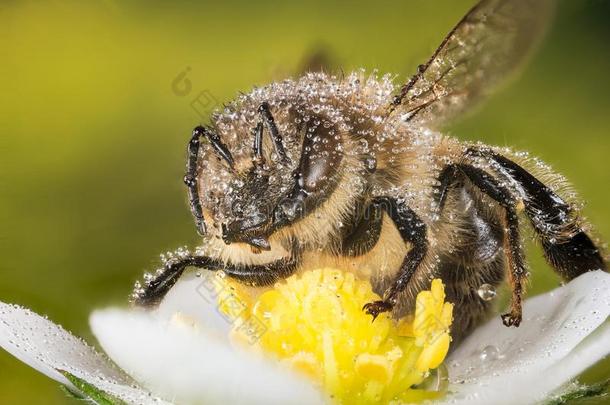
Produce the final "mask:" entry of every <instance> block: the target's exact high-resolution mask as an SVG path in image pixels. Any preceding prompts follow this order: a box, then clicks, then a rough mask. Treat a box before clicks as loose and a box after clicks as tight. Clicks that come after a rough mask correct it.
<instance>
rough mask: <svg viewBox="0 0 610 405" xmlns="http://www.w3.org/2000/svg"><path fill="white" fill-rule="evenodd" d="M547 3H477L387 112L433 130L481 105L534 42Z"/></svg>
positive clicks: (550, 7)
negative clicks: (461, 113)
mask: <svg viewBox="0 0 610 405" xmlns="http://www.w3.org/2000/svg"><path fill="white" fill-rule="evenodd" d="M553 3H554V2H553V1H552V0H482V1H480V2H479V3H478V4H477V5H476V6H474V7H473V8H472V9H471V10H470V11H469V12H468V13H467V14H466V15H465V16H464V17H463V18H462V20H461V21H460V22H459V23H458V24H457V25H456V26H455V27H454V28H453V29H452V30H451V31H450V32H449V34H448V35H447V36H446V37H445V39H443V41H442V42H441V44H440V46H439V47H438V48H437V49H436V51H435V52H434V54H433V55H432V57H431V58H430V59H429V60H428V61H427V62H426V63H425V64H423V65H420V66H419V67H418V71H417V74H416V75H415V76H413V77H412V78H411V79H410V80H409V81H408V82H407V83H406V84H405V85H404V86H402V88H401V92H400V93H399V94H398V95H397V96H396V97H395V98H394V101H393V103H392V106H391V111H394V110H396V113H402V114H403V115H404V119H405V120H407V121H412V122H416V123H419V124H425V125H428V126H432V127H436V126H439V125H442V124H444V123H446V122H447V121H448V120H450V119H451V118H453V117H455V116H456V115H457V114H458V113H460V112H463V111H464V110H465V109H466V108H467V107H469V106H471V105H472V104H474V102H476V101H477V100H479V99H481V98H482V96H485V95H486V94H487V93H489V92H490V90H492V88H493V87H495V85H496V84H497V83H498V82H499V81H500V80H501V79H504V78H505V77H506V76H507V75H508V74H509V73H511V72H512V71H514V70H515V69H516V68H517V67H518V66H519V65H521V63H522V62H523V61H524V60H525V59H526V57H527V56H528V55H529V54H530V53H531V51H532V49H533V48H534V47H535V45H536V44H537V43H538V42H539V40H540V38H541V37H542V34H543V32H544V31H545V29H544V28H545V27H546V25H547V24H546V23H547V21H548V20H549V19H550V18H549V17H550V16H551V14H552V10H553V8H554V7H553Z"/></svg>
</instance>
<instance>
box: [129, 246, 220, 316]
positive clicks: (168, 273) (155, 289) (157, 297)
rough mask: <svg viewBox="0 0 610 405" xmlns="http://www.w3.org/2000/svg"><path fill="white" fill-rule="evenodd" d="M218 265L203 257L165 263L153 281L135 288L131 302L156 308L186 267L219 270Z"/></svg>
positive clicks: (190, 257) (190, 256)
mask: <svg viewBox="0 0 610 405" xmlns="http://www.w3.org/2000/svg"><path fill="white" fill-rule="evenodd" d="M218 265H219V263H218V262H217V261H215V260H213V259H210V258H209V257H204V256H192V255H188V256H182V257H180V258H178V259H173V260H169V261H168V262H166V263H165V265H164V266H163V268H162V269H161V272H160V273H159V274H158V275H157V277H155V278H154V279H152V280H150V281H147V282H146V284H145V285H144V287H143V288H141V289H140V288H136V291H135V292H134V295H133V302H134V304H135V305H137V306H140V307H155V306H157V305H158V304H159V303H160V302H161V301H162V300H163V298H164V297H165V295H166V294H167V293H168V292H169V290H170V289H171V288H172V287H173V286H174V284H176V282H177V281H178V279H179V278H180V277H181V276H182V274H183V273H184V270H186V268H187V267H190V266H195V267H200V268H205V269H209V270H212V271H213V270H219V269H220V267H219V266H218Z"/></svg>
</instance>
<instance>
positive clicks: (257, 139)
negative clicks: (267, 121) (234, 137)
mask: <svg viewBox="0 0 610 405" xmlns="http://www.w3.org/2000/svg"><path fill="white" fill-rule="evenodd" d="M253 132H254V145H253V147H252V149H253V150H254V159H253V163H254V165H255V166H257V165H260V164H261V163H263V162H264V161H265V157H264V156H263V123H262V122H259V123H258V124H256V127H254V131H253Z"/></svg>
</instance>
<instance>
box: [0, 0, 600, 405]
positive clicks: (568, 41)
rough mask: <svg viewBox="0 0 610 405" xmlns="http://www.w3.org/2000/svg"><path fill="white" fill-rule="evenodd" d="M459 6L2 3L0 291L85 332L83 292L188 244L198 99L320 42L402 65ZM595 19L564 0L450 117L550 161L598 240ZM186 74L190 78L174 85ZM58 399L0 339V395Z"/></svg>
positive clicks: (470, 135) (267, 76) (593, 11)
mask: <svg viewBox="0 0 610 405" xmlns="http://www.w3.org/2000/svg"><path fill="white" fill-rule="evenodd" d="M472 4H473V1H472V0H459V1H458V0H444V1H434V2H431V1H427V0H412V1H404V2H385V1H377V2H351V1H350V2H347V1H346V2H337V3H333V4H327V2H324V1H319V2H309V3H307V4H305V3H301V2H299V3H296V2H294V3H291V2H256V4H254V2H249V1H226V2H219V1H217V2H214V3H206V2H198V3H196V4H195V2H172V4H171V5H170V4H162V3H161V2H146V1H134V2H130V3H129V4H127V3H122V2H118V1H112V0H106V1H98V2H78V1H60V0H56V1H48V2H38V1H32V2H19V1H5V2H2V5H0V34H1V35H0V55H1V56H0V57H1V60H0V84H1V87H0V88H1V96H0V109H1V111H2V113H1V114H0V116H1V121H0V131H1V132H0V152H1V156H2V157H1V160H0V165H1V166H0V167H1V169H2V170H1V172H0V173H1V174H0V175H1V178H0V189H1V196H2V197H1V199H0V223H1V224H2V225H1V230H0V246H1V250H2V251H1V255H2V256H1V257H2V260H1V262H0V300H2V301H5V302H13V303H18V304H22V305H24V306H27V307H29V308H32V309H33V310H34V311H37V312H39V313H43V314H47V315H48V316H49V317H50V318H51V319H52V320H54V321H57V322H59V323H61V324H62V325H63V326H65V327H66V328H67V329H69V330H71V331H74V332H75V333H76V334H79V335H81V336H83V337H85V338H87V339H89V340H90V341H93V339H92V338H91V336H90V333H89V331H88V326H87V316H88V313H89V312H90V311H91V310H92V309H93V308H96V307H100V306H104V305H108V304H112V303H120V304H122V303H125V301H126V297H127V295H128V294H129V293H130V291H131V287H132V283H133V281H134V280H135V279H137V278H139V277H140V275H141V274H142V272H143V271H144V270H145V269H151V268H153V266H155V264H156V263H157V260H158V254H159V253H160V252H163V251H166V250H173V249H174V248H176V247H178V246H181V245H185V244H188V245H191V246H192V245H194V244H195V243H197V237H196V232H195V229H194V226H193V223H192V221H191V217H190V214H189V211H188V208H187V204H186V198H185V190H184V187H183V185H182V182H181V177H182V174H183V169H184V149H185V145H186V141H187V138H188V136H189V133H190V131H191V129H192V128H193V127H194V126H195V125H196V124H198V123H199V122H201V121H202V120H205V119H206V118H205V117H204V118H202V117H201V116H200V114H199V113H201V112H203V114H204V115H206V114H207V113H208V111H209V109H210V106H211V105H212V104H214V103H215V102H216V101H217V102H220V103H222V102H225V101H228V100H230V99H231V98H232V97H234V96H235V94H236V93H237V92H238V91H247V90H249V89H250V88H251V87H252V86H253V85H264V84H265V83H267V82H269V81H271V80H274V79H279V78H283V77H286V76H289V75H291V74H292V73H293V72H296V71H298V69H299V66H301V65H302V63H303V61H304V60H306V58H307V55H308V54H311V53H312V52H314V51H316V50H318V49H325V50H326V51H327V52H328V54H330V55H331V60H332V61H333V63H334V64H335V65H336V66H340V67H342V68H343V69H344V70H345V71H349V70H351V69H354V68H358V67H365V68H367V69H369V70H370V69H373V68H378V69H379V70H380V71H381V72H393V73H399V74H401V77H402V78H404V79H403V80H406V78H407V76H408V75H409V74H410V73H412V72H414V70H415V67H416V66H417V64H419V63H421V62H422V61H424V60H425V59H426V58H427V57H428V56H429V55H430V54H431V52H432V51H433V50H434V48H435V47H436V45H437V44H438V43H439V42H440V40H441V39H442V37H443V36H444V35H445V33H446V32H447V31H448V30H449V29H450V28H451V27H452V26H453V24H454V23H455V22H456V21H457V20H458V19H459V18H460V17H461V16H462V15H463V14H464V12H465V11H466V10H467V9H468V8H469V7H470V6H471V5H472ZM609 21H610V2H609V1H604V0H579V1H573V0H564V1H560V2H559V12H558V16H557V18H556V20H555V22H554V24H553V26H552V28H551V31H550V33H549V35H548V37H547V39H546V41H545V42H544V44H543V46H542V48H541V49H540V51H539V52H538V53H537V54H536V55H535V57H534V59H533V60H532V63H531V64H530V65H529V66H527V67H526V69H525V71H524V73H523V75H522V76H520V77H519V78H518V79H517V80H514V81H513V82H511V83H510V85H508V86H505V87H504V88H503V89H502V90H501V91H499V92H498V93H497V94H496V95H495V96H494V97H493V98H492V99H490V101H489V102H488V103H486V104H485V105H484V106H483V107H482V108H480V109H478V110H477V111H476V112H475V113H474V114H471V115H469V116H468V117H466V118H465V119H463V120H462V121H460V122H459V123H457V124H456V125H455V126H453V127H452V128H450V132H451V133H452V134H454V135H456V136H458V137H460V138H462V139H469V140H482V141H484V142H488V143H491V144H495V145H512V146H515V147H517V148H519V149H524V150H529V151H531V152H533V153H534V154H535V155H538V156H540V157H541V158H543V159H544V160H545V161H547V162H548V163H550V164H551V165H553V166H554V168H555V169H557V170H558V171H560V172H562V173H564V174H565V175H566V176H567V177H568V179H569V180H571V182H572V183H573V184H574V185H575V188H576V189H577V190H578V191H579V192H580V194H581V196H582V198H583V200H584V201H585V202H586V208H585V215H586V216H587V217H589V218H590V219H591V221H592V222H593V223H594V224H595V226H596V230H597V231H598V233H599V235H600V236H602V237H605V239H606V240H608V238H610V213H609V212H608V209H607V208H606V207H607V206H608V202H607V199H608V198H609V197H610V191H609V189H608V185H609V184H610V170H609V169H610V163H609V162H608V156H609V152H610V133H609V131H610V115H609V113H610V79H608V73H609V72H610V23H609ZM184 72H186V76H185V77H186V78H187V79H188V81H189V83H190V85H191V87H190V89H189V88H185V87H178V88H176V87H175V86H174V87H173V86H172V83H173V82H174V80H176V78H177V76H178V75H179V74H181V73H184ZM180 83H182V84H183V85H184V83H185V82H184V81H180ZM185 93H187V94H185ZM194 100H198V101H199V104H198V106H197V108H196V109H194V108H193V105H192V102H193V101H194ZM215 100H216V101H215ZM196 110H197V111H196ZM530 262H531V264H532V267H533V268H534V271H533V282H532V288H531V289H530V294H535V293H538V292H541V291H544V290H547V289H549V288H552V287H555V286H556V285H557V284H558V279H557V278H556V277H555V276H554V275H553V273H552V272H551V271H550V270H549V269H548V268H547V267H546V265H545V264H544V263H543V261H542V260H541V259H540V255H539V252H538V251H534V252H532V254H531V255H530ZM609 368H610V367H609V364H608V361H606V362H605V364H602V365H599V366H597V367H596V368H595V369H594V370H592V371H590V372H589V373H587V375H586V376H585V380H587V379H589V380H594V379H599V378H602V377H604V375H605V377H608V374H610V372H609V371H608V369H609ZM67 401H68V399H67V398H66V396H65V394H64V393H63V392H62V391H60V390H59V389H58V387H57V385H56V384H55V383H53V382H51V381H50V380H48V379H47V378H46V377H43V376H42V375H39V374H37V373H36V372H34V371H33V370H31V369H30V368H28V367H27V366H25V365H23V364H21V363H19V362H18V361H16V360H15V359H13V358H12V357H11V356H9V355H8V354H6V353H5V352H0V403H2V404H12V403H28V404H36V403H41V404H42V403H44V404H52V403H64V402H67Z"/></svg>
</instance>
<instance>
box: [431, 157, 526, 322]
mask: <svg viewBox="0 0 610 405" xmlns="http://www.w3.org/2000/svg"><path fill="white" fill-rule="evenodd" d="M459 173H463V174H464V175H465V176H466V178H467V179H468V180H469V181H470V182H471V183H472V184H473V185H474V186H475V187H476V188H478V189H479V190H481V191H482V192H483V193H485V194H486V195H487V196H488V197H490V198H491V199H492V200H494V201H496V202H497V203H498V204H500V206H502V207H503V208H504V213H503V217H502V225H503V227H504V235H503V239H502V240H503V245H504V252H505V255H506V258H507V261H508V268H509V271H508V277H509V281H510V284H511V286H512V297H511V309H510V312H509V313H507V314H503V315H502V322H503V323H504V325H506V326H519V324H520V323H521V319H522V308H521V301H522V295H523V289H524V284H525V281H526V279H527V268H526V265H525V259H524V256H523V249H522V247H521V237H520V235H519V219H518V215H517V200H516V199H515V198H514V196H513V195H512V193H511V192H510V191H509V190H508V189H507V188H506V187H504V186H503V185H502V184H501V183H500V182H499V181H498V180H497V179H496V178H495V177H493V176H492V175H491V174H489V173H487V172H486V171H484V170H482V169H479V168H477V167H474V166H471V165H468V164H454V165H450V166H447V168H445V169H444V170H443V172H441V187H443V185H444V184H446V185H447V186H446V187H448V185H449V184H450V183H451V182H450V181H449V179H448V178H449V177H450V176H458V175H459ZM445 194H446V190H443V189H441V192H440V196H441V203H443V202H444V201H443V200H442V198H443V196H444V195H445ZM441 205H442V204H441Z"/></svg>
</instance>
